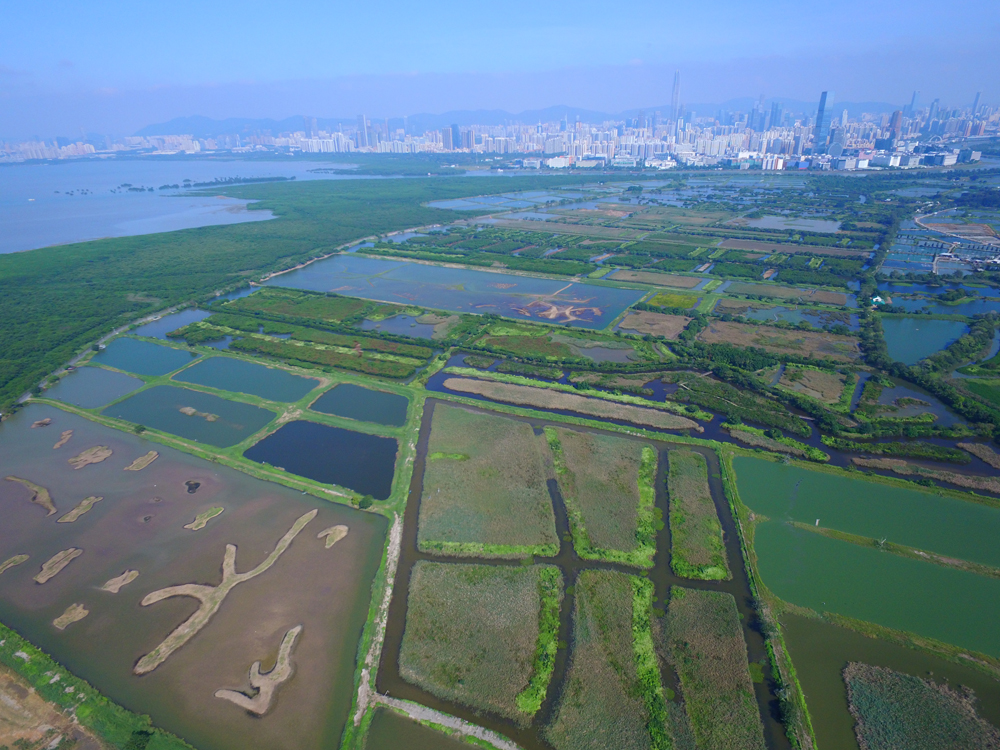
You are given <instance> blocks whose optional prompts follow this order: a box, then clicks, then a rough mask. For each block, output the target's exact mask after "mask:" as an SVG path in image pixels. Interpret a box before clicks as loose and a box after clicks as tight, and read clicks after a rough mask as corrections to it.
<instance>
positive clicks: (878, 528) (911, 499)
mask: <svg viewBox="0 0 1000 750" xmlns="http://www.w3.org/2000/svg"><path fill="white" fill-rule="evenodd" d="M733 468H734V469H735V471H736V481H737V486H738V487H739V491H740V499H742V500H743V503H744V504H745V505H746V506H747V507H748V508H750V509H751V510H753V511H754V512H755V513H759V514H762V515H765V516H767V517H768V518H769V519H770V520H771V521H774V522H782V521H798V522H799V523H805V524H809V525H810V526H812V525H815V524H816V522H817V521H818V522H819V526H821V527H823V528H828V529H837V530H839V531H846V532H848V533H850V534H858V535H859V536H865V537H869V538H870V539H887V540H888V541H890V542H895V543H897V544H905V545H907V546H909V547H917V548H918V549H922V550H927V551H929V552H938V553H940V554H943V555H947V556H949V557H957V558H960V559H963V560H971V561H973V562H978V563H983V564H984V565H991V566H993V567H1000V548H998V546H997V544H996V540H997V538H998V537H1000V509H998V508H992V507H990V506H987V505H981V504H979V503H973V502H968V501H965V500H956V499H954V498H950V497H942V496H941V495H937V494H934V493H932V492H921V491H919V490H910V489H903V488H901V487H890V486H888V485H885V484H879V483H876V482H868V481H865V480H863V479H850V478H848V477H842V476H835V475H831V474H826V473H821V472H818V471H809V470H808V469H800V468H798V467H796V466H789V465H786V464H780V463H776V462H773V461H767V460H764V459H760V458H749V457H745V456H737V457H735V458H734V459H733Z"/></svg>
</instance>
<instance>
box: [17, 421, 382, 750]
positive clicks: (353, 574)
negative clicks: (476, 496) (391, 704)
mask: <svg viewBox="0 0 1000 750" xmlns="http://www.w3.org/2000/svg"><path fill="white" fill-rule="evenodd" d="M46 417H49V418H51V419H52V423H51V425H49V426H47V427H41V428H35V429H32V428H31V424H32V423H33V422H34V421H36V420H41V419H44V418H46ZM64 430H73V435H72V437H71V439H70V440H69V442H68V443H66V445H64V446H62V447H61V448H59V449H53V445H54V444H55V443H56V442H57V441H58V439H59V436H60V434H61V432H62V431H64ZM97 445H102V446H108V447H110V448H111V449H112V451H113V454H112V455H111V457H110V458H108V459H107V460H106V461H104V462H102V463H99V464H94V465H90V466H86V467H84V468H82V469H80V470H74V469H73V468H72V467H71V466H70V464H69V463H68V459H69V458H71V457H73V456H75V455H77V454H78V453H80V452H81V451H83V450H85V449H87V448H91V447H94V446H97ZM149 450H156V451H158V452H159V454H160V456H159V458H158V459H157V460H155V461H154V462H153V463H152V464H151V465H150V466H148V467H147V468H145V469H143V470H142V471H137V472H136V471H123V469H124V468H125V467H126V466H128V465H129V463H131V462H132V461H133V460H134V459H135V458H137V457H139V456H141V455H143V454H145V453H146V452H148V451H149ZM8 475H13V476H17V477H21V478H24V479H28V480H30V481H32V482H35V483H36V484H39V485H42V486H44V487H45V488H47V489H48V490H49V491H50V493H51V495H52V499H53V501H54V503H55V506H56V509H57V513H56V514H54V515H46V510H45V509H44V508H43V507H41V506H39V505H36V504H32V503H31V502H29V501H30V497H31V493H30V492H29V491H28V490H27V489H26V488H25V487H24V486H22V485H21V484H19V483H16V482H7V481H2V480H0V517H2V518H3V522H2V528H0V561H2V560H6V559H8V558H9V557H12V556H14V555H18V554H28V555H30V559H29V560H28V561H27V562H26V563H24V564H23V565H19V566H17V567H15V568H12V569H10V570H8V571H6V572H5V573H3V574H2V575H0V620H2V621H3V622H4V623H5V624H6V625H8V626H10V627H12V628H14V629H15V630H17V631H18V632H19V633H21V634H22V635H23V636H24V637H25V638H27V639H28V640H30V641H32V642H33V643H35V644H36V645H38V646H39V647H41V648H42V649H44V650H45V651H47V652H48V653H50V654H51V655H52V656H53V657H54V658H55V659H56V660H57V661H59V662H61V663H62V664H64V665H65V666H66V667H67V668H68V669H69V670H71V671H72V672H74V673H75V674H77V675H79V676H80V677H82V678H84V679H85V680H87V681H89V682H90V683H91V684H93V685H94V686H95V687H97V688H98V689H99V690H101V691H102V692H104V693H105V694H106V695H108V696H109V697H110V698H111V699H112V700H115V701H117V702H118V703H120V704H122V705H124V706H125V707H127V708H129V709H131V710H133V711H136V712H140V713H145V714H149V715H150V716H151V717H152V719H153V722H154V723H155V724H157V725H158V726H161V727H163V728H165V729H167V730H170V731H172V732H174V733H176V734H178V735H180V736H181V737H183V738H184V739H185V740H187V741H188V742H190V743H191V744H192V745H194V746H195V747H197V748H199V749H200V750H237V749H239V750H243V749H244V748H248V747H261V748H264V747H266V748H289V750H292V749H295V750H299V749H300V748H320V747H335V746H337V744H338V743H339V740H340V737H341V735H342V732H343V728H344V725H345V722H346V721H347V714H348V712H349V710H350V704H351V699H352V694H353V690H354V684H353V682H354V681H353V676H354V669H355V663H356V652H357V643H358V639H359V637H360V635H361V631H362V628H363V627H364V623H365V620H366V617H367V612H368V605H369V601H370V595H371V582H372V578H373V577H374V574H375V572H376V570H377V568H378V565H379V561H380V559H381V553H382V548H383V543H384V540H385V534H386V530H387V524H386V521H385V519H383V518H382V517H380V516H376V515H373V514H368V513H362V512H360V511H356V510H353V509H351V508H347V507H343V506H338V505H333V504H328V503H324V502H323V501H321V500H318V499H316V498H314V497H312V496H309V495H304V494H300V493H298V492H295V491H293V490H290V489H288V488H285V487H281V486H280V485H276V484H271V483H269V482H263V481H260V480H257V479H254V478H252V477H249V476H246V475H244V474H241V473H239V472H237V471H234V470H230V469H227V468H223V467H220V466H216V465H214V464H212V463H209V462H207V461H204V460H202V459H199V458H195V457H193V456H188V455H186V454H183V453H180V452H178V451H174V450H172V449H169V448H165V447H164V446H162V445H159V444H155V443H152V442H149V441H146V440H143V439H141V438H139V437H136V436H134V435H130V434H127V433H123V432H118V431H115V430H112V429H109V428H106V427H103V426H101V425H97V424H94V423H92V422H89V421H88V420H86V419H84V418H82V417H77V416H75V415H72V414H68V413H64V412H62V411H60V410H59V409H57V408H55V407H50V406H42V405H29V406H28V407H27V408H25V409H24V410H23V411H21V412H20V413H18V414H17V415H16V416H14V417H13V418H12V419H10V420H9V421H7V422H4V423H3V424H2V425H0V477H5V476H8ZM195 484H197V491H196V492H194V493H193V494H192V493H191V492H190V490H189V488H190V487H194V486H195ZM88 496H100V497H103V498H104V499H103V500H102V501H101V502H99V503H97V504H96V505H94V507H93V508H92V510H90V511H89V512H88V513H86V514H84V515H82V516H80V517H79V518H78V520H76V521H75V522H73V523H58V522H57V519H59V518H60V517H62V516H63V515H64V514H65V513H66V512H67V511H69V510H71V509H72V508H74V507H75V506H76V505H77V504H78V503H79V502H80V501H81V500H83V499H84V498H86V497H88ZM212 507H223V508H224V509H225V510H224V512H223V513H222V514H221V515H219V516H217V517H216V518H213V519H212V520H210V521H208V524H207V526H205V528H203V529H201V530H199V531H190V530H187V529H185V528H184V525H185V524H189V523H190V522H191V521H193V520H194V518H195V516H196V515H198V514H199V513H203V512H205V511H206V510H208V509H209V508H212ZM312 509H316V510H318V515H317V516H316V517H315V518H314V519H313V520H312V521H310V522H309V523H308V524H307V525H306V526H305V528H304V529H303V530H302V531H301V533H300V534H299V535H298V536H297V537H296V538H295V539H294V541H293V542H292V544H291V546H290V547H289V548H288V549H287V551H286V552H285V553H284V554H283V555H282V556H281V557H280V558H279V559H278V560H277V562H276V563H275V564H274V565H273V567H271V568H270V569H269V570H267V571H266V572H264V573H262V574H260V575H259V576H257V577H255V578H253V579H252V580H248V581H246V582H244V583H241V584H239V585H237V586H236V587H235V588H234V589H233V590H232V592H231V593H230V594H229V596H228V597H227V598H226V599H225V601H224V602H223V604H222V606H221V608H220V609H219V611H218V613H217V614H216V615H215V616H214V617H213V618H212V619H211V620H210V621H209V622H208V624H207V625H206V626H205V627H204V628H203V629H202V630H201V631H200V632H199V633H198V634H197V635H195V636H194V637H193V638H192V639H191V640H190V641H188V642H187V644H186V645H184V646H182V647H181V648H180V649H179V650H177V651H176V652H174V653H173V655H172V656H170V657H169V658H168V659H167V660H166V661H165V662H164V663H163V664H162V665H160V666H159V667H158V668H156V669H155V670H154V671H152V672H151V673H149V674H147V675H144V676H142V677H137V676H135V675H134V674H133V667H134V665H135V664H136V662H137V661H138V660H139V659H140V658H141V657H142V656H143V655H145V654H147V653H148V652H149V651H151V650H152V649H153V648H154V647H156V646H157V645H158V644H160V643H161V642H162V641H163V640H164V638H165V637H166V636H167V635H168V634H169V633H170V632H171V631H173V630H174V628H176V627H177V626H178V625H179V624H181V623H182V622H184V621H185V620H186V619H187V618H188V617H189V616H190V615H191V614H192V613H194V612H195V611H196V609H197V606H198V603H197V601H196V600H194V599H192V598H188V597H174V598H170V599H166V600H164V601H161V602H158V603H156V604H152V605H150V606H146V607H143V606H141V605H140V601H141V600H142V599H143V598H144V597H145V596H146V595H147V594H149V593H151V592H153V591H156V590H158V589H161V588H165V587H168V586H173V585H178V584H185V583H200V584H206V585H211V586H215V585H218V584H219V582H220V581H221V578H222V573H221V566H222V561H223V555H224V553H225V550H226V545H227V544H234V545H236V547H237V554H236V570H237V571H238V572H246V571H249V570H251V569H252V568H254V567H255V566H257V565H258V564H259V563H261V562H262V561H263V560H264V558H265V557H266V556H267V555H268V554H269V553H271V552H272V551H273V550H274V548H275V545H276V543H277V542H278V540H279V539H280V538H281V537H282V536H283V535H284V534H285V533H286V532H287V531H288V530H289V529H290V528H291V526H292V524H293V523H294V522H295V521H296V519H298V518H299V517H301V516H302V515H303V514H305V513H307V512H308V511H310V510H312ZM338 524H343V525H346V526H348V527H349V529H350V531H349V533H348V535H347V537H346V538H344V539H342V540H341V541H339V542H338V543H337V544H336V545H335V546H333V547H331V548H330V549H326V547H325V542H324V540H323V539H319V538H317V535H318V534H319V533H320V532H321V531H323V530H324V529H328V528H329V527H331V526H335V525H338ZM71 547H77V548H79V549H82V550H83V554H82V555H81V556H79V557H78V558H76V559H75V560H73V561H72V562H71V563H70V564H69V565H68V566H67V567H66V568H65V569H64V570H62V571H61V572H60V573H59V574H58V575H56V576H55V577H54V578H52V579H51V580H49V581H48V582H47V583H45V584H42V585H39V584H37V583H35V581H34V580H33V577H34V576H35V575H36V574H37V573H38V572H39V570H40V566H41V564H42V563H43V562H45V561H46V560H48V559H49V558H51V557H52V556H53V555H55V554H56V553H57V552H60V551H62V550H66V549H69V548H71ZM127 569H132V570H137V571H139V576H138V578H136V579H135V580H134V581H133V582H131V583H129V584H127V585H126V586H125V587H124V588H122V590H121V591H120V593H117V594H112V593H109V592H107V591H101V590H99V589H100V587H101V586H102V585H103V584H104V583H105V582H107V581H109V580H110V579H111V578H114V577H116V576H119V575H121V574H122V573H123V572H124V571H125V570H127ZM75 603H80V604H83V605H84V606H85V607H86V608H87V609H88V610H89V611H90V614H89V615H88V616H87V617H85V618H84V619H83V620H81V621H79V622H74V623H72V624H70V625H69V626H68V627H67V628H66V629H65V630H63V631H60V630H58V629H56V628H55V627H54V626H53V624H52V622H53V620H54V619H56V618H57V617H58V616H59V615H60V614H62V613H63V612H64V611H65V610H66V609H67V607H69V606H70V605H71V604H75ZM296 625H303V631H302V634H301V635H300V637H299V639H298V641H297V642H296V645H295V648H294V651H293V653H292V664H293V666H294V673H293V676H292V677H291V678H290V679H289V680H288V681H287V682H285V683H284V684H283V685H281V686H280V687H279V688H278V690H277V693H276V699H275V702H274V704H273V706H272V708H271V710H270V711H269V712H268V713H266V714H265V715H264V716H263V717H255V716H253V715H251V714H249V713H247V712H246V711H244V710H243V709H241V708H238V707H237V706H236V705H234V704H233V703H230V702H228V701H226V700H222V699H219V698H216V697H214V694H215V691H216V690H219V689H220V688H229V689H234V690H242V691H250V684H249V680H248V671H249V669H250V666H251V664H252V663H253V662H254V661H257V660H261V661H262V662H263V663H262V667H261V669H262V671H267V670H269V669H270V668H271V667H272V665H273V663H274V659H275V658H276V654H277V651H278V646H279V644H280V642H281V639H282V637H283V635H284V634H285V633H286V631H288V630H289V629H291V628H292V627H294V626H296Z"/></svg>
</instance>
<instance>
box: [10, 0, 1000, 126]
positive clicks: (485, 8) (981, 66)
mask: <svg viewBox="0 0 1000 750" xmlns="http://www.w3.org/2000/svg"><path fill="white" fill-rule="evenodd" d="M0 18H3V19H4V26H5V29H6V31H5V32H4V35H3V43H2V44H0V138H2V137H10V138H13V137H23V136H25V135H29V134H38V135H41V136H43V137H47V136H51V135H54V134H56V133H63V134H74V133H78V132H80V130H81V129H83V130H86V131H97V132H114V133H126V132H132V131H134V130H136V129H138V128H140V127H142V126H143V125H145V124H148V123H150V122H156V121H161V120H164V119H169V118H171V117H175V116H184V115H193V114H204V115H208V116H211V117H227V116H246V117H276V118H280V117H286V116H289V115H293V114H303V113H311V114H315V115H319V116H352V115H354V114H356V113H357V112H358V111H362V110H363V111H366V112H368V113H369V114H371V115H373V116H395V115H403V114H412V113H415V112H422V111H444V110H447V109H457V108H502V109H507V110H510V111H520V110H522V109H528V108H537V107H545V106H549V105H554V104H569V105H572V106H579V107H585V108H590V109H598V110H602V111H612V112H613V111H619V110H622V109H626V108H634V107H648V106H655V105H659V104H663V103H664V102H666V101H668V100H669V85H670V80H669V79H670V78H671V76H672V71H673V69H674V68H679V69H680V70H681V71H682V76H683V80H684V97H683V98H684V99H685V100H686V101H689V102H720V101H725V100H727V99H731V98H735V97H741V96H758V95H760V94H765V95H767V96H785V97H792V98H799V99H805V100H812V99H814V98H815V97H816V93H817V92H818V91H819V90H820V89H822V88H832V89H834V90H836V91H837V96H838V99H840V100H850V101H869V100H872V101H890V102H899V103H902V102H903V101H908V99H909V95H910V93H911V92H912V90H913V89H914V88H919V89H921V90H922V91H923V92H924V96H925V97H927V98H933V97H938V96H939V97H941V98H942V100H943V101H945V102H949V103H954V104H964V103H967V102H968V101H971V99H972V97H973V96H974V95H975V92H976V91H977V90H982V91H983V92H984V98H985V99H986V100H991V99H992V100H1000V83H998V81H1000V62H998V59H1000V55H998V54H997V52H996V46H995V41H996V40H997V39H998V38H1000V3H997V2H996V1H995V0H993V1H992V2H989V1H987V0H965V1H964V2H958V3H951V4H949V5H946V6H942V4H940V3H934V4H932V3H930V2H927V0H908V1H907V2H903V1H902V0H885V1H884V2H882V3H873V2H871V1H870V0H865V2H861V1H859V0H841V2H836V3H802V2H789V1H788V0H763V1H759V2H754V3H746V2H743V3H736V2H730V1H728V0H722V1H721V2H718V1H717V2H714V3H670V2H664V1H663V0H659V1H658V2H653V1H650V0H633V2H630V3H613V2H607V1H606V0H605V1H604V2H595V1H594V0H577V1H576V2H563V1H562V0H556V1H555V2H552V1H550V2H526V1H525V0H504V2H496V3H490V2H482V1H481V0H480V1H479V2H475V1H473V0H461V2H452V1H451V0H438V2H435V3H418V2H397V1H396V0H385V1H383V2H380V3H367V2H366V3H362V2H357V1H355V2H325V3H317V2H309V1H301V2H296V3H288V4H284V3H282V4H279V3H273V2H272V3H261V2H256V1H254V0H247V1H244V2H239V3H235V2H230V1H229V0H210V1H209V2H199V3H195V2H185V1H182V2H172V3H141V2H140V3H121V2H87V3H80V2H45V0H39V1H38V2H33V3H28V2H16V3H15V2H9V1H8V0H0ZM12 32H14V33H12ZM998 103H1000V102H998Z"/></svg>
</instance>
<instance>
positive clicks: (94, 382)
mask: <svg viewBox="0 0 1000 750" xmlns="http://www.w3.org/2000/svg"><path fill="white" fill-rule="evenodd" d="M142 386H143V383H142V381H141V380H139V378H133V377H132V376H131V375H126V374H125V373H123V372H115V371H114V370H105V369H103V368H100V367H81V368H79V369H77V370H74V371H73V372H71V373H69V374H68V375H66V376H65V377H63V378H61V379H60V380H59V382H58V383H56V384H55V385H54V386H53V387H52V388H49V389H48V390H47V391H46V392H45V397H46V398H54V399H56V400H57V401H64V402H65V403H67V404H73V405H74V406H82V407H83V408H84V409H98V408H100V407H102V406H105V405H107V404H110V403H111V402H112V401H115V400H116V399H119V398H121V397H122V396H125V395H127V394H129V393H131V392H132V391H135V390H138V389H139V388H142Z"/></svg>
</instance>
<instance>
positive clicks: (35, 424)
mask: <svg viewBox="0 0 1000 750" xmlns="http://www.w3.org/2000/svg"><path fill="white" fill-rule="evenodd" d="M50 424H52V417H46V418H45V419H39V420H38V421H37V422H32V424H31V429H35V428H36V427H48V426H49V425H50Z"/></svg>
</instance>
